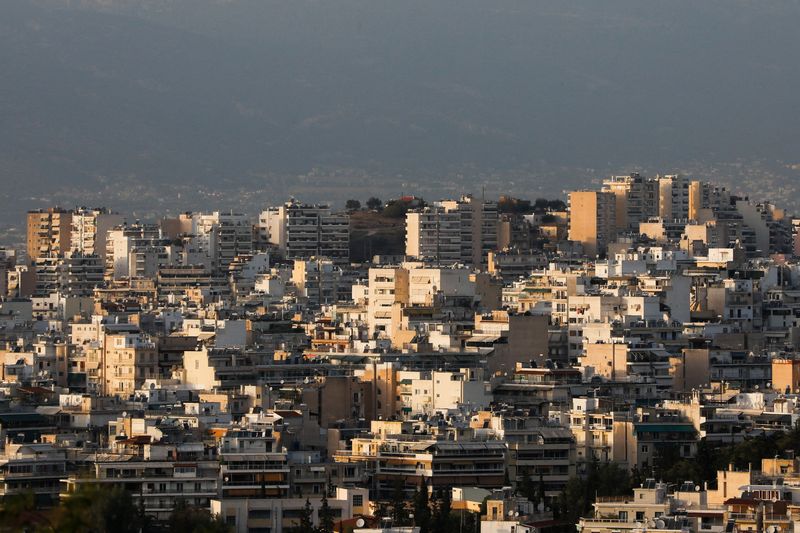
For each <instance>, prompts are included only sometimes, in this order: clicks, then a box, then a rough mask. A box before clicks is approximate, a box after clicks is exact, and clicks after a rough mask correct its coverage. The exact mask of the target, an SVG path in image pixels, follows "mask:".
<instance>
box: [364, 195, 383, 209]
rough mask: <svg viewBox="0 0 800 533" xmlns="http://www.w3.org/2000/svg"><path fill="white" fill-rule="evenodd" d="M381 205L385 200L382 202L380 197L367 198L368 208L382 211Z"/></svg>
mask: <svg viewBox="0 0 800 533" xmlns="http://www.w3.org/2000/svg"><path fill="white" fill-rule="evenodd" d="M381 206H383V202H381V199H380V198H376V197H375V196H373V197H371V198H369V199H368V200H367V209H372V210H375V211H380V209H381Z"/></svg>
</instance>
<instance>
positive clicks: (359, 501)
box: [353, 494, 364, 507]
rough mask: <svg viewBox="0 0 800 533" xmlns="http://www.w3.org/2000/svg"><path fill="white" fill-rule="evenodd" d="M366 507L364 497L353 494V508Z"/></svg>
mask: <svg viewBox="0 0 800 533" xmlns="http://www.w3.org/2000/svg"><path fill="white" fill-rule="evenodd" d="M362 505H364V496H363V495H361V494H353V507H361V506H362Z"/></svg>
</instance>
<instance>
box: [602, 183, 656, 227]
mask: <svg viewBox="0 0 800 533" xmlns="http://www.w3.org/2000/svg"><path fill="white" fill-rule="evenodd" d="M602 190H603V191H604V192H610V193H612V194H613V195H614V198H615V204H616V205H615V214H616V218H615V226H616V229H617V231H621V232H625V231H637V230H638V229H639V223H640V222H643V221H645V220H647V219H648V218H650V217H654V216H657V215H658V187H657V183H656V182H654V181H653V180H650V179H648V178H645V177H642V176H640V175H639V174H630V175H628V176H611V177H609V178H607V179H605V180H603V189H602Z"/></svg>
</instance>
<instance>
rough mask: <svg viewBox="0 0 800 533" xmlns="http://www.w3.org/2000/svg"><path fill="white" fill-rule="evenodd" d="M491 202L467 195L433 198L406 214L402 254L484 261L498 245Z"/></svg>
mask: <svg viewBox="0 0 800 533" xmlns="http://www.w3.org/2000/svg"><path fill="white" fill-rule="evenodd" d="M497 228H498V213H497V204H496V203H495V202H485V201H478V200H476V199H474V198H472V197H471V196H464V197H462V198H461V199H460V200H445V201H441V202H437V203H436V204H434V205H433V206H432V207H427V208H424V209H419V210H415V211H411V212H409V213H407V214H406V255H407V256H409V257H415V258H418V259H427V260H433V261H435V262H436V263H439V264H452V263H464V264H468V265H473V266H481V265H485V264H486V259H487V255H488V253H489V252H490V251H492V250H496V249H497V246H498V238H497V232H498V229H497Z"/></svg>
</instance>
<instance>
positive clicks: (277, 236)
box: [258, 200, 350, 262]
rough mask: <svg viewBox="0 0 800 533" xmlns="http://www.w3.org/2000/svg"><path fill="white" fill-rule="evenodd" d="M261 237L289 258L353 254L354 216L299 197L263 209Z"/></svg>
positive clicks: (344, 257)
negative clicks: (307, 202) (306, 201)
mask: <svg viewBox="0 0 800 533" xmlns="http://www.w3.org/2000/svg"><path fill="white" fill-rule="evenodd" d="M258 234H259V238H260V240H261V241H263V242H266V243H268V244H271V245H273V246H275V247H277V249H278V251H279V252H281V254H282V255H283V256H284V257H285V258H286V259H310V258H311V257H327V258H329V259H332V260H333V261H335V262H347V261H348V260H349V258H350V217H349V216H348V215H347V214H339V213H332V212H331V209H330V207H328V206H325V205H309V204H302V203H300V202H297V201H296V200H291V201H289V202H286V203H285V204H284V205H282V206H280V207H272V208H269V209H267V210H266V211H263V212H262V213H261V215H260V216H259V220H258Z"/></svg>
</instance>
